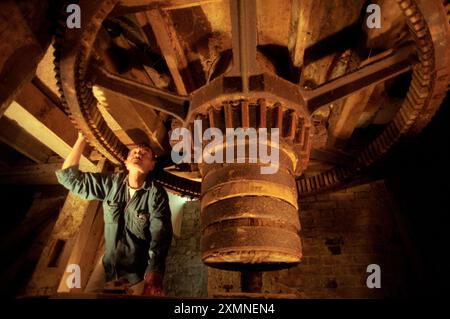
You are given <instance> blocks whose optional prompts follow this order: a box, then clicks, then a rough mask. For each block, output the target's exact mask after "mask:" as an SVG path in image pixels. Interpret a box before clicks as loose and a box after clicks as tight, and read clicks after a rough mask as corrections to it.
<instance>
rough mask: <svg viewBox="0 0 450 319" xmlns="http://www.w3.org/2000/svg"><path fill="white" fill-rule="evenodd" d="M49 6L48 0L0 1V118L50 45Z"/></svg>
mask: <svg viewBox="0 0 450 319" xmlns="http://www.w3.org/2000/svg"><path fill="white" fill-rule="evenodd" d="M49 5H50V1H49V0H45V1H33V0H23V1H20V3H15V1H12V0H5V1H0V30H1V31H0V33H1V38H2V41H0V117H1V116H2V115H3V113H4V111H5V110H6V109H7V108H8V106H9V105H10V104H11V102H12V101H13V99H14V97H15V96H16V95H17V94H18V93H19V92H20V90H21V88H22V87H23V86H24V85H25V84H26V83H27V82H28V81H30V80H31V79H32V77H33V76H34V73H35V71H36V68H37V65H38V63H39V61H40V60H41V59H42V57H43V56H44V53H45V51H46V50H47V48H48V46H49V45H50V41H51V39H52V34H51V32H49V30H48V27H49V26H50V24H51V23H53V20H52V19H49V17H48V12H49ZM54 9H55V11H54V12H58V10H57V8H56V7H54Z"/></svg>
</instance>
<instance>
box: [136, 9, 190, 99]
mask: <svg viewBox="0 0 450 319" xmlns="http://www.w3.org/2000/svg"><path fill="white" fill-rule="evenodd" d="M136 17H137V19H138V22H139V24H140V25H141V26H145V25H146V24H147V23H150V25H151V27H152V30H153V33H154V35H155V37H156V41H157V42H158V45H159V48H160V50H161V52H162V54H163V56H164V58H165V60H166V63H167V66H168V68H169V71H170V73H171V75H172V78H173V80H174V83H175V87H176V89H177V92H178V94H180V95H187V94H188V93H189V92H190V91H191V90H192V89H193V87H194V85H193V80H192V78H191V75H190V73H189V70H188V60H187V58H186V56H185V54H184V50H183V46H182V44H181V43H180V41H179V40H178V37H177V33H176V30H175V27H174V25H173V22H172V20H171V19H170V17H169V15H168V14H167V12H164V11H160V10H150V11H147V12H145V13H138V14H136Z"/></svg>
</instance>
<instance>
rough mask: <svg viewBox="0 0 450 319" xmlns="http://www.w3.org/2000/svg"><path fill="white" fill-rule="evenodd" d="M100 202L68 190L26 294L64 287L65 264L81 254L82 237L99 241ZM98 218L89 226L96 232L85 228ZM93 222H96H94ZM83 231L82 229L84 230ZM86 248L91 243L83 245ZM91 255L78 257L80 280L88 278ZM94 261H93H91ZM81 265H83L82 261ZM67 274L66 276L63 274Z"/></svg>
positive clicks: (101, 166) (100, 168)
mask: <svg viewBox="0 0 450 319" xmlns="http://www.w3.org/2000/svg"><path fill="white" fill-rule="evenodd" d="M105 163H106V160H102V161H100V162H99V165H98V167H97V171H98V172H103V171H104V170H105ZM101 215H102V212H101V205H100V202H99V201H87V200H84V199H81V198H80V197H77V196H76V195H74V194H72V193H69V195H67V198H66V201H65V203H64V206H63V208H62V209H61V212H60V214H59V216H58V220H57V221H56V223H55V227H54V228H53V232H52V234H51V235H50V237H49V239H48V241H47V244H46V246H45V248H44V250H43V252H42V254H41V258H40V259H39V262H38V263H37V265H36V268H35V271H34V273H33V276H32V277H31V280H30V282H29V283H28V286H27V287H26V291H25V294H26V295H27V296H42V295H52V294H55V293H56V292H57V290H58V289H59V288H60V287H61V283H62V280H61V279H62V278H63V276H66V274H65V272H66V267H67V265H68V262H69V261H73V260H74V259H73V256H75V254H76V256H80V254H81V255H82V253H83V250H80V249H82V248H80V247H81V246H80V240H81V239H85V238H86V237H89V236H91V235H92V236H94V237H93V239H95V241H93V242H90V246H91V247H90V248H89V249H94V250H96V247H97V245H98V244H99V242H100V240H99V238H100V237H101V235H102V234H103V233H102V231H100V229H99V223H98V219H99V218H100V220H101V221H103V220H102V219H101V217H98V216H101ZM93 220H95V221H96V222H95V225H96V226H95V227H94V228H92V229H90V230H92V231H93V233H92V234H91V233H89V232H85V231H86V225H87V224H89V223H91V222H92V221H93ZM92 225H93V224H92ZM81 231H83V233H82V232H81ZM83 247H84V248H85V249H88V247H87V246H86V245H85V246H83ZM89 256H91V254H90V253H89V252H88V251H86V259H84V260H82V257H80V258H81V259H78V260H77V261H78V262H80V263H81V264H82V265H83V267H86V268H81V274H80V275H81V280H82V282H83V283H84V282H86V280H87V279H88V275H89V269H90V267H91V266H92V267H93V265H89V264H88V263H85V261H87V260H88V259H89V258H88V257H89ZM92 264H93V263H92ZM80 266H81V265H80ZM64 278H65V277H64Z"/></svg>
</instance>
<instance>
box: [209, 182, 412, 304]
mask: <svg viewBox="0 0 450 319" xmlns="http://www.w3.org/2000/svg"><path fill="white" fill-rule="evenodd" d="M300 206H301V208H300V212H301V213H300V220H301V224H302V234H301V238H302V243H303V255H304V256H303V260H302V262H301V263H300V264H299V265H298V266H297V267H294V268H291V269H285V270H281V271H275V272H265V273H264V275H263V289H262V290H263V292H264V293H288V294H293V295H295V296H297V297H298V298H390V297H402V296H405V294H406V293H407V291H406V290H407V289H406V288H405V287H406V278H407V277H408V273H409V268H410V265H409V264H408V259H407V257H406V255H405V253H404V248H403V244H402V240H401V236H400V231H399V228H398V227H397V224H396V216H395V215H396V212H395V210H394V209H393V208H392V205H391V200H390V196H389V194H388V192H387V190H386V187H385V185H384V182H383V181H377V182H374V183H371V184H364V185H360V186H356V187H352V188H348V189H345V190H341V191H337V192H333V193H328V194H321V195H316V196H311V197H308V198H304V199H302V201H301V204H300ZM369 264H378V265H380V267H381V288H380V289H369V288H367V286H366V279H367V276H368V275H369V273H367V272H366V270H367V266H368V265H369ZM227 291H228V292H238V291H240V274H239V272H228V271H221V270H216V269H210V270H209V282H208V294H209V295H210V296H211V295H213V294H214V293H220V292H227Z"/></svg>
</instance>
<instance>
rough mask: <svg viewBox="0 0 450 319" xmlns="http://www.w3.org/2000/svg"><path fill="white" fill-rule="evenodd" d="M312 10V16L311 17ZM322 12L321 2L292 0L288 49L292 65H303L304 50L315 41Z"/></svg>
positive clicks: (316, 0)
mask: <svg viewBox="0 0 450 319" xmlns="http://www.w3.org/2000/svg"><path fill="white" fill-rule="evenodd" d="M313 9H314V16H313V15H312V12H313ZM323 13H324V10H323V6H322V5H321V0H293V1H292V10H291V28H290V29H291V32H290V35H289V40H288V49H289V52H290V54H291V59H292V63H293V65H295V66H296V67H300V66H302V65H303V57H304V55H305V50H306V48H307V47H308V46H310V45H311V44H312V43H313V42H314V40H315V39H317V37H318V35H319V32H320V27H321V25H322V19H321V17H322V16H323Z"/></svg>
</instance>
